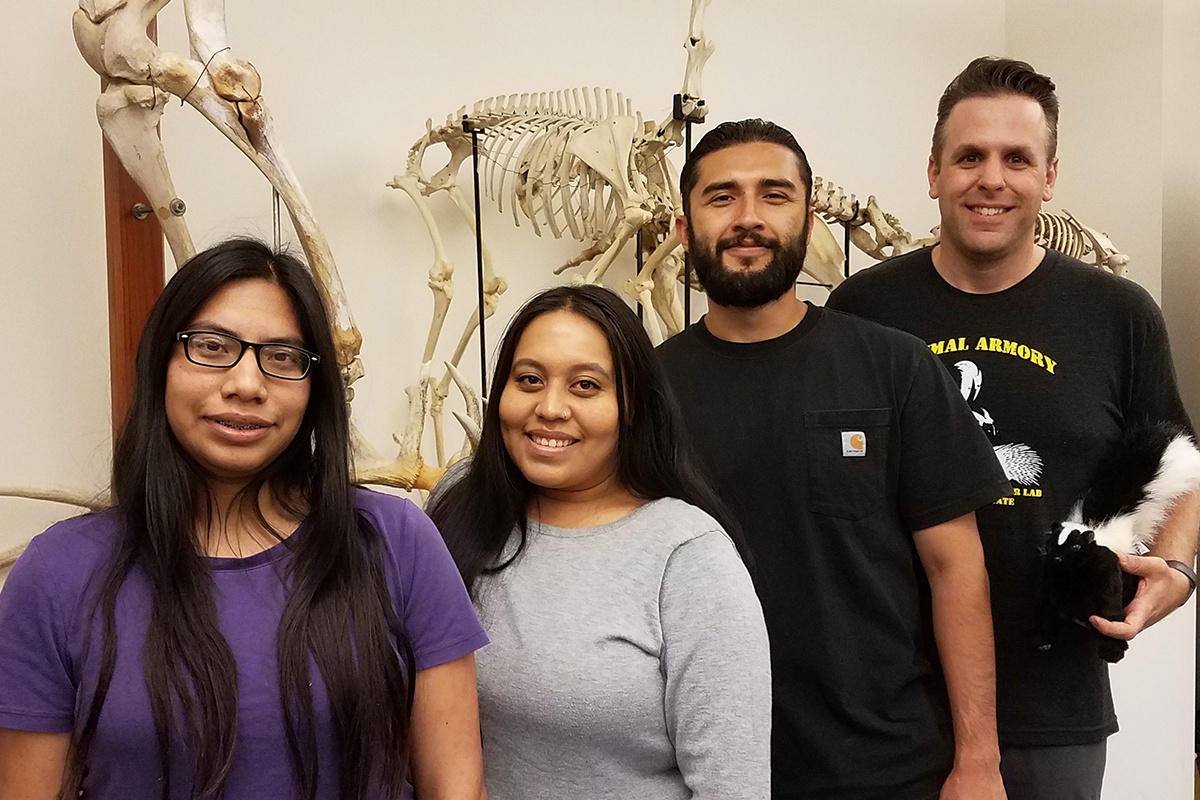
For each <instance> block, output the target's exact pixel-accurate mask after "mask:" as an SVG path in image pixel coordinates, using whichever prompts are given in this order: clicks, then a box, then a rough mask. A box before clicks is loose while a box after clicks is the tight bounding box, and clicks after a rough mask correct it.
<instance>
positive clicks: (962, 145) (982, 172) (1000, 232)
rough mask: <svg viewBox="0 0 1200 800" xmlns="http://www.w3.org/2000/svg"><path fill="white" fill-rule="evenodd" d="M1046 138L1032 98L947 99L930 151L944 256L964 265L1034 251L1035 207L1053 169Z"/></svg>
mask: <svg viewBox="0 0 1200 800" xmlns="http://www.w3.org/2000/svg"><path fill="white" fill-rule="evenodd" d="M1049 140H1050V129H1049V126H1048V125H1047V124H1046V116H1045V114H1044V112H1043V111H1042V107H1041V106H1040V105H1038V102H1037V101H1036V100H1034V99H1032V98H1029V97H1025V96H1023V95H1017V94H1004V95H999V96H994V97H969V98H967V99H965V100H962V101H960V102H959V103H958V104H957V105H956V106H954V108H953V110H951V112H950V115H949V116H948V117H947V119H946V128H945V137H944V140H943V144H942V150H941V153H935V154H934V155H933V156H931V157H930V159H929V196H930V197H932V198H934V199H936V200H937V201H938V208H939V209H940V211H941V217H942V229H941V248H940V249H941V250H942V257H943V258H947V259H948V260H949V261H950V262H951V263H953V264H954V265H958V266H963V267H968V268H970V267H987V266H991V265H994V264H997V263H1001V262H1007V261H1011V262H1012V263H1014V264H1018V263H1019V264H1024V263H1026V262H1028V261H1029V260H1030V259H1031V258H1032V257H1033V255H1034V252H1035V248H1036V245H1035V244H1034V241H1033V231H1034V225H1035V223H1036V221H1037V213H1038V211H1039V210H1040V209H1041V205H1042V203H1043V202H1045V201H1047V200H1050V198H1052V197H1053V196H1054V182H1055V180H1056V179H1057V177H1058V160H1057V159H1051V158H1050V157H1049Z"/></svg>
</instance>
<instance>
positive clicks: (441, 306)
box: [388, 174, 454, 364]
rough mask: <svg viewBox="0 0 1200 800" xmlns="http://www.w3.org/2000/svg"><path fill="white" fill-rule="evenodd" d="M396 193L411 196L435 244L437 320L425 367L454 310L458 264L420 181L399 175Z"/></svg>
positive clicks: (427, 341) (427, 345) (431, 330)
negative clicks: (444, 241)
mask: <svg viewBox="0 0 1200 800" xmlns="http://www.w3.org/2000/svg"><path fill="white" fill-rule="evenodd" d="M388 186H390V187H392V188H393V189H400V190H401V191H403V192H404V193H405V194H407V195H408V196H409V198H410V199H411V200H412V202H413V205H415V206H416V207H417V213H418V214H420V216H421V220H422V221H423V222H424V223H425V229H426V231H427V232H428V233H429V239H430V241H432V242H433V266H432V267H430V269H429V280H428V285H429V288H430V290H432V291H433V319H432V320H430V322H429V335H428V336H426V337H425V351H424V353H422V355H421V363H422V364H424V363H425V362H426V361H430V360H432V359H433V353H434V350H435V349H436V348H437V343H438V340H439V339H440V338H441V336H442V327H443V325H444V324H445V322H446V314H447V313H448V312H449V310H450V302H451V300H453V299H454V264H453V263H452V262H451V261H450V257H449V256H448V255H446V247H445V245H444V244H443V243H442V235H441V232H440V231H439V230H438V226H437V222H436V221H435V220H434V218H433V212H432V211H431V210H430V208H429V203H427V202H426V201H425V197H424V195H422V194H421V189H420V186H419V185H418V183H417V179H416V178H415V177H414V176H413V175H411V174H404V175H397V176H396V177H395V178H393V179H392V180H391V182H389V183H388Z"/></svg>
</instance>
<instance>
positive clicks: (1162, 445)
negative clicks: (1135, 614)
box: [1041, 423, 1200, 663]
mask: <svg viewBox="0 0 1200 800" xmlns="http://www.w3.org/2000/svg"><path fill="white" fill-rule="evenodd" d="M1198 486H1200V450H1197V448H1196V444H1195V443H1194V442H1193V441H1192V439H1191V437H1190V436H1188V435H1187V433H1185V432H1184V431H1183V429H1182V428H1179V427H1177V426H1174V425H1168V424H1165V423H1164V424H1160V425H1155V426H1152V427H1145V428H1137V429H1135V430H1132V431H1130V432H1129V433H1128V434H1126V435H1125V436H1124V437H1122V439H1121V440H1120V442H1118V443H1117V445H1116V447H1114V448H1113V450H1112V451H1110V453H1109V454H1108V455H1107V456H1106V457H1105V458H1104V459H1103V460H1102V461H1101V463H1100V465H1099V467H1098V468H1097V471H1096V474H1095V476H1094V477H1093V480H1092V483H1091V486H1090V487H1089V488H1088V490H1087V491H1086V492H1085V493H1084V495H1083V497H1082V498H1081V499H1080V500H1079V502H1078V503H1076V504H1075V507H1074V508H1072V509H1071V513H1070V516H1069V517H1068V519H1067V520H1066V521H1064V522H1060V523H1059V524H1057V525H1056V526H1054V529H1053V530H1052V531H1051V532H1050V534H1049V537H1048V541H1047V543H1046V548H1045V552H1046V562H1045V564H1046V581H1045V591H1046V596H1047V601H1048V608H1047V609H1046V618H1045V620H1044V622H1045V625H1046V630H1045V631H1044V633H1045V636H1044V638H1043V644H1042V645H1041V649H1043V650H1047V649H1049V648H1050V647H1051V644H1052V643H1053V641H1054V639H1055V638H1057V634H1058V633H1059V631H1060V630H1061V625H1062V623H1063V622H1064V621H1067V622H1074V623H1076V624H1078V625H1082V626H1083V627H1085V628H1086V629H1087V630H1089V631H1090V632H1091V634H1092V635H1093V637H1094V639H1095V642H1096V649H1097V653H1098V654H1099V656H1100V657H1101V658H1103V659H1104V660H1105V661H1108V662H1113V663H1115V662H1117V661H1120V660H1121V658H1122V657H1123V656H1124V655H1125V650H1126V649H1127V648H1128V647H1129V643H1128V642H1126V641H1123V640H1121V639H1114V638H1111V637H1109V636H1105V635H1103V634H1102V633H1100V632H1099V631H1097V630H1096V629H1095V628H1094V627H1093V626H1092V625H1091V623H1089V622H1088V617H1090V616H1092V615H1093V614H1094V615H1096V616H1099V617H1103V618H1104V619H1109V620H1123V619H1124V618H1125V606H1127V605H1128V604H1129V602H1130V601H1131V600H1132V599H1133V595H1134V593H1135V592H1136V591H1137V584H1138V577H1137V576H1136V575H1130V574H1128V573H1126V572H1123V571H1122V570H1121V567H1120V563H1119V562H1118V561H1117V555H1116V554H1117V553H1118V552H1123V553H1133V554H1137V555H1141V554H1144V553H1145V552H1146V551H1147V550H1148V549H1149V547H1150V545H1151V544H1152V543H1153V542H1154V537H1155V534H1157V532H1158V528H1159V526H1160V525H1161V524H1162V522H1163V520H1165V519H1166V516H1167V512H1168V511H1170V509H1171V506H1172V505H1173V504H1174V503H1175V501H1176V500H1178V499H1179V498H1180V497H1181V496H1182V495H1184V494H1187V493H1188V492H1190V491H1192V490H1193V489H1195V488H1197V487H1198Z"/></svg>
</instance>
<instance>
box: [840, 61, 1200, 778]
mask: <svg viewBox="0 0 1200 800" xmlns="http://www.w3.org/2000/svg"><path fill="white" fill-rule="evenodd" d="M1057 128H1058V100H1057V98H1056V97H1055V94H1054V84H1053V83H1052V82H1051V81H1050V79H1049V78H1047V77H1045V76H1044V75H1039V74H1038V73H1037V72H1035V71H1034V70H1033V69H1032V68H1031V67H1030V66H1029V65H1028V64H1025V63H1023V62H1019V61H1012V60H1009V59H997V58H980V59H976V60H975V61H973V62H971V64H970V65H968V66H967V68H966V69H965V70H963V72H962V73H961V74H959V76H958V77H957V78H955V79H954V81H952V82H951V83H950V85H949V86H948V87H947V88H946V91H945V93H944V94H943V95H942V98H941V102H940V103H939V104H938V115H937V124H936V125H935V127H934V132H933V147H932V154H931V155H930V159H929V194H930V197H932V198H935V199H936V200H937V201H938V207H939V209H940V211H941V240H940V243H939V244H937V245H936V246H934V247H932V248H926V249H923V250H918V251H916V252H913V253H908V254H906V255H903V256H900V257H898V258H894V259H892V260H890V261H888V262H885V263H883V264H880V265H878V266H875V267H871V268H870V269H867V270H864V271H862V272H860V273H858V274H856V275H854V276H852V277H851V278H850V279H849V280H847V281H846V282H845V283H843V284H842V285H841V286H839V287H838V288H837V289H836V290H835V291H834V292H833V294H832V295H831V296H830V298H829V302H828V307H830V308H836V309H840V310H843V311H849V312H852V313H854V314H858V315H860V316H862V317H865V318H867V319H870V320H874V321H876V322H881V323H883V324H885V325H890V326H892V327H896V328H899V329H901V330H903V331H907V332H909V333H912V334H914V335H916V336H917V337H919V338H921V339H922V340H924V341H925V342H926V343H927V345H928V346H929V349H930V350H931V351H932V352H933V353H934V354H935V355H936V356H938V357H939V358H940V359H941V360H942V363H943V364H944V365H945V366H946V367H947V369H949V370H950V372H951V374H952V376H953V377H954V379H955V380H957V381H958V383H959V391H960V393H961V394H962V396H963V398H964V399H965V400H966V401H967V403H968V404H969V405H970V406H971V409H972V413H973V414H974V416H975V419H976V421H977V422H978V424H979V425H980V427H981V429H983V430H984V431H985V432H986V433H987V434H988V436H989V438H990V439H991V441H992V445H993V448H994V450H995V453H996V457H997V459H998V460H999V461H1000V463H1001V464H1002V465H1003V466H1004V470H1005V473H1006V475H1007V477H1008V479H1009V481H1010V482H1011V483H1012V494H1011V496H1008V497H1004V498H1001V499H1000V500H997V501H996V502H995V503H994V504H992V505H991V506H989V507H987V508H983V509H980V510H979V511H978V512H977V519H978V523H979V531H980V535H981V537H982V539H983V545H984V551H985V553H986V556H987V565H988V573H989V577H990V578H991V591H992V616H993V618H994V621H995V626H996V670H997V678H996V683H997V718H998V724H999V733H1000V745H1001V772H1002V773H1003V775H1004V782H1005V786H1006V788H1007V790H1008V796H1009V797H1010V798H1012V799H1013V800H1018V799H1019V800H1043V799H1044V800H1098V798H1099V797H1100V787H1101V782H1102V780H1103V777H1104V763H1105V755H1106V745H1105V742H1106V739H1107V737H1108V736H1109V735H1110V734H1112V733H1113V732H1114V731H1116V729H1117V722H1116V715H1115V714H1114V712H1113V703H1112V695H1111V692H1110V690H1109V682H1108V668H1107V665H1106V664H1105V663H1104V662H1103V661H1101V660H1100V658H1099V657H1098V656H1097V655H1096V652H1095V647H1094V644H1092V643H1091V642H1089V640H1088V637H1089V636H1090V635H1091V634H1090V633H1089V632H1088V631H1086V630H1084V629H1083V628H1078V627H1075V626H1066V627H1067V629H1066V630H1064V631H1063V632H1062V633H1061V635H1060V636H1059V638H1058V640H1057V641H1054V642H1052V643H1050V647H1049V649H1040V648H1039V645H1041V644H1044V642H1042V641H1041V640H1040V638H1039V636H1038V635H1037V625H1038V621H1039V617H1040V615H1041V614H1042V613H1044V611H1043V609H1042V607H1041V605H1040V603H1041V578H1042V555H1041V553H1040V552H1039V547H1040V546H1042V545H1044V543H1045V537H1046V536H1047V534H1048V532H1049V531H1050V529H1051V527H1052V526H1053V525H1054V523H1056V522H1058V521H1060V520H1063V519H1065V518H1066V515H1067V513H1068V510H1069V508H1070V506H1071V505H1072V504H1073V503H1074V502H1075V501H1076V500H1077V499H1078V497H1079V496H1080V495H1081V494H1082V492H1083V491H1084V489H1085V488H1086V486H1087V484H1088V482H1089V480H1090V478H1091V475H1092V471H1093V470H1094V468H1095V467H1096V464H1097V462H1098V460H1099V459H1100V458H1101V456H1102V455H1103V453H1104V452H1105V451H1106V450H1107V449H1108V448H1109V447H1110V446H1111V445H1112V444H1113V443H1114V442H1115V441H1116V440H1118V439H1119V438H1120V437H1121V435H1122V434H1123V433H1124V432H1125V431H1127V430H1129V429H1130V428H1133V427H1136V426H1140V425H1144V424H1148V423H1157V422H1160V421H1166V422H1171V423H1174V424H1177V425H1180V426H1183V427H1185V428H1187V429H1189V430H1190V428H1191V426H1190V423H1189V421H1188V417H1187V414H1186V412H1185V411H1184V408H1183V404H1182V402H1181V401H1180V398H1179V391H1178V389H1177V388H1176V382H1175V374H1174V370H1173V368H1172V365H1171V356H1170V351H1169V348H1168V345H1167V335H1166V328H1165V325H1164V323H1163V319H1162V315H1161V314H1160V313H1159V310H1158V307H1157V306H1156V305H1155V304H1154V301H1153V300H1152V299H1151V298H1150V296H1149V295H1148V294H1147V293H1146V292H1145V291H1143V290H1142V289H1141V288H1140V287H1138V286H1137V285H1135V284H1133V283H1131V282H1130V281H1127V280H1123V279H1120V278H1116V277H1114V276H1112V275H1109V274H1107V273H1104V272H1102V271H1101V270H1099V269H1096V268H1095V267H1089V266H1087V265H1085V264H1082V263H1080V262H1079V261H1076V260H1075V259H1072V258H1068V257H1067V256H1065V255H1062V254H1061V253H1057V252H1053V251H1047V250H1045V249H1044V248H1042V247H1039V246H1038V245H1036V244H1035V242H1034V225H1035V222H1036V219H1037V214H1038V211H1039V210H1040V208H1041V204H1042V202H1044V201H1047V200H1050V198H1051V197H1052V195H1053V193H1054V182H1055V179H1056V178H1057V176H1058V159H1057V158H1056V157H1055V149H1056V143H1057ZM1198 526H1200V501H1198V499H1197V497H1195V496H1191V497H1189V498H1187V499H1186V500H1185V501H1183V502H1181V503H1179V504H1177V505H1176V507H1175V508H1174V510H1173V512H1172V513H1171V515H1170V517H1169V518H1168V520H1167V521H1166V523H1165V524H1164V525H1163V527H1162V530H1161V531H1160V532H1159V534H1158V539H1157V541H1156V543H1155V545H1154V547H1153V550H1152V552H1151V556H1150V557H1136V556H1129V557H1125V556H1122V557H1121V565H1122V567H1123V569H1125V570H1126V571H1127V572H1130V573H1133V574H1135V575H1138V576H1139V577H1140V578H1141V579H1142V582H1141V586H1140V588H1139V593H1138V596H1137V597H1136V599H1135V600H1134V601H1133V603H1132V604H1131V605H1130V606H1129V607H1128V608H1127V609H1126V617H1125V620H1124V622H1109V621H1107V620H1103V619H1100V618H1098V617H1095V618H1093V619H1092V624H1093V625H1094V626H1095V627H1096V629H1098V630H1099V631H1100V632H1102V633H1104V634H1106V635H1109V636H1115V637H1118V638H1121V639H1130V638H1132V637H1133V636H1134V635H1135V634H1137V633H1138V632H1139V631H1140V630H1142V629H1143V628H1145V627H1146V626H1148V625H1152V624H1154V623H1155V622H1156V621H1158V620H1159V619H1161V618H1162V617H1164V616H1165V615H1167V614H1168V613H1170V612H1171V611H1172V610H1173V609H1175V608H1176V607H1178V606H1179V605H1181V604H1182V603H1183V602H1185V601H1186V599H1187V598H1188V597H1189V596H1190V593H1191V591H1192V589H1193V587H1194V585H1195V575H1194V573H1193V572H1192V565H1193V560H1194V556H1195V542H1196V531H1197V527H1198Z"/></svg>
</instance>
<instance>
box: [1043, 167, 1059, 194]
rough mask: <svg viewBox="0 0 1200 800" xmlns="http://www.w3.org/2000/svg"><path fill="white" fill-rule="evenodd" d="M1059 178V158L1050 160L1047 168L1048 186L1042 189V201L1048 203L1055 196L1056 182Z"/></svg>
mask: <svg viewBox="0 0 1200 800" xmlns="http://www.w3.org/2000/svg"><path fill="white" fill-rule="evenodd" d="M1057 180H1058V158H1055V159H1054V160H1053V161H1051V162H1050V166H1049V168H1048V169H1047V170H1046V188H1045V189H1044V190H1042V202H1043V203H1048V202H1050V200H1051V199H1053V197H1054V182H1055V181H1057Z"/></svg>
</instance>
